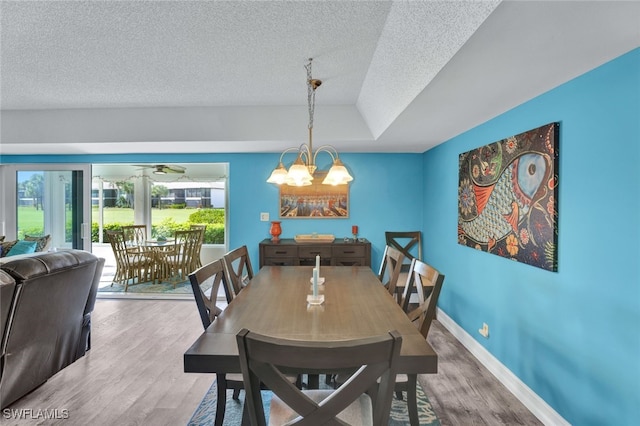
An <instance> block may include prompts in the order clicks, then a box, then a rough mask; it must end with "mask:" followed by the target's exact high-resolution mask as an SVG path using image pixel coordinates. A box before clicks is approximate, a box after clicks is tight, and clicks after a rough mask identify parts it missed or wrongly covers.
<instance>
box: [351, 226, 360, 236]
mask: <svg viewBox="0 0 640 426" xmlns="http://www.w3.org/2000/svg"><path fill="white" fill-rule="evenodd" d="M351 233H352V234H353V235H357V234H358V225H353V226H352V227H351Z"/></svg>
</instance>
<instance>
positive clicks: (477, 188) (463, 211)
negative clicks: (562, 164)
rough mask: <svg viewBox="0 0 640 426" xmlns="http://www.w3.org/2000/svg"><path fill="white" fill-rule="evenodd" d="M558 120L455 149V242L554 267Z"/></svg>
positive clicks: (556, 220)
mask: <svg viewBox="0 0 640 426" xmlns="http://www.w3.org/2000/svg"><path fill="white" fill-rule="evenodd" d="M558 133H559V123H550V124H547V125H544V126H542V127H538V128H536V129H533V130H529V131H527V132H524V133H521V134H519V135H515V136H511V137H508V138H506V139H503V140H500V141H498V142H494V143H492V144H489V145H485V146H482V147H480V148H476V149H474V150H472V151H468V152H465V153H462V154H460V158H459V180H458V243H459V244H462V245H465V246H468V247H473V248H475V249H478V250H482V251H486V252H488V253H491V254H495V255H498V256H502V257H505V258H508V259H511V260H514V261H517V262H522V263H526V264H529V265H532V266H535V267H538V268H542V269H546V270H549V271H554V272H555V271H557V270H558V250H557V244H558V181H559V178H558V177H559V175H558Z"/></svg>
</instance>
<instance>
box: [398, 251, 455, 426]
mask: <svg viewBox="0 0 640 426" xmlns="http://www.w3.org/2000/svg"><path fill="white" fill-rule="evenodd" d="M443 283H444V275H443V274H441V273H440V272H439V271H438V270H437V269H435V268H433V267H432V266H430V265H428V264H426V263H424V262H422V261H420V260H418V259H413V260H412V261H411V265H410V269H409V277H408V279H407V282H406V284H405V287H404V293H403V295H402V300H401V306H402V307H403V309H404V310H405V312H406V313H407V316H408V317H409V319H410V320H411V321H412V322H413V323H414V324H415V325H416V327H417V328H418V330H420V334H422V336H423V337H424V338H425V339H426V338H427V336H428V335H429V329H430V327H431V323H432V322H433V320H434V318H435V316H436V306H437V304H438V297H440V290H441V289H442V284H443ZM414 292H415V293H416V294H417V296H418V297H417V299H418V303H417V306H413V305H412V304H410V303H409V298H410V296H411V294H412V293H414ZM417 381H418V377H417V375H415V374H399V375H398V376H397V377H396V384H395V391H396V396H397V397H398V399H402V392H403V391H404V392H407V408H408V411H409V421H410V423H411V425H412V426H417V425H419V424H420V422H419V419H418V399H417V393H416V388H417Z"/></svg>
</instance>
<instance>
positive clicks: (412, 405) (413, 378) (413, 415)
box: [407, 374, 420, 426]
mask: <svg viewBox="0 0 640 426" xmlns="http://www.w3.org/2000/svg"><path fill="white" fill-rule="evenodd" d="M417 387H418V375H416V374H409V381H408V383H407V410H408V411H409V423H410V424H411V426H420V419H419V418H418V395H417V390H416V389H417Z"/></svg>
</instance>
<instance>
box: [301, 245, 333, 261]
mask: <svg viewBox="0 0 640 426" xmlns="http://www.w3.org/2000/svg"><path fill="white" fill-rule="evenodd" d="M317 255H320V258H323V257H326V258H329V257H331V247H326V246H303V247H298V257H300V258H310V257H312V258H315V257H316V256H317Z"/></svg>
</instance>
